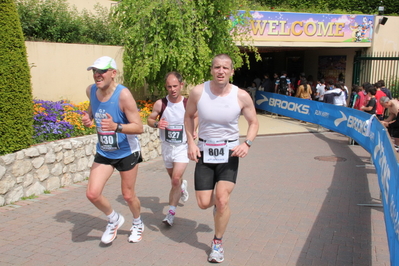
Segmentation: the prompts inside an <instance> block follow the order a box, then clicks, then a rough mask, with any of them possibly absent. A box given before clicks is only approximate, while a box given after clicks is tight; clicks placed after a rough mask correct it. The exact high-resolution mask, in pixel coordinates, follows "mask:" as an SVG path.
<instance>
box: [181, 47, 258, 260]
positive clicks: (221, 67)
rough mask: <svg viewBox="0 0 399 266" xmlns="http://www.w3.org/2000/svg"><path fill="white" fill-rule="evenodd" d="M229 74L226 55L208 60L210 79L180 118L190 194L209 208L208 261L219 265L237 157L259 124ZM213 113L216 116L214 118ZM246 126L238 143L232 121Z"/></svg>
mask: <svg viewBox="0 0 399 266" xmlns="http://www.w3.org/2000/svg"><path fill="white" fill-rule="evenodd" d="M233 74H234V67H233V61H232V59H231V58H230V56H229V55H227V54H219V55H216V56H215V57H214V58H213V60H212V65H211V75H212V77H213V78H212V80H210V81H206V82H205V83H202V84H200V85H197V86H195V87H194V88H193V89H192V90H191V92H190V96H189V98H188V102H187V109H186V115H185V119H184V123H185V127H186V133H187V143H188V157H189V159H191V160H193V161H195V162H196V166H195V175H194V179H195V191H196V197H197V202H198V206H199V207H200V208H201V209H207V208H210V207H214V212H213V215H214V224H215V235H214V238H213V240H212V247H211V252H210V254H209V256H208V261H209V262H222V261H223V260H224V249H223V244H222V237H223V235H224V233H225V231H226V228H227V224H228V222H229V219H230V204H229V203H230V197H231V193H232V192H233V189H234V187H235V183H236V179H237V173H238V162H239V158H243V157H245V156H246V155H247V154H248V152H249V149H250V147H251V145H252V142H253V141H254V139H255V137H256V135H257V132H258V128H259V123H258V119H257V117H256V111H255V107H254V104H253V101H252V100H251V98H250V97H249V95H248V93H246V92H245V91H243V90H240V89H239V88H237V87H236V86H234V85H232V84H230V83H229V80H230V78H231V77H232V76H233ZM196 114H198V124H199V127H198V137H199V138H198V140H199V141H198V145H197V144H196V143H195V142H194V136H193V132H194V119H195V115H196ZM216 114H217V115H216ZM240 115H243V116H244V118H245V119H246V121H247V122H248V129H247V136H246V140H245V141H244V142H243V143H241V144H240V143H239V129H238V118H239V117H240Z"/></svg>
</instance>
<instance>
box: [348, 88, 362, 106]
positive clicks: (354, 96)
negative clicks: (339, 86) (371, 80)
mask: <svg viewBox="0 0 399 266" xmlns="http://www.w3.org/2000/svg"><path fill="white" fill-rule="evenodd" d="M359 87H360V86H357V85H353V87H352V91H351V96H350V97H349V105H348V107H350V108H355V104H356V100H357V99H358V98H359Z"/></svg>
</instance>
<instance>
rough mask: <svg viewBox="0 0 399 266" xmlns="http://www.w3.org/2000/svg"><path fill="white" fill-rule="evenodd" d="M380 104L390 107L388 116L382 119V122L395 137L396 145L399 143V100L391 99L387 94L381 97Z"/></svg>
mask: <svg viewBox="0 0 399 266" xmlns="http://www.w3.org/2000/svg"><path fill="white" fill-rule="evenodd" d="M380 104H381V105H382V106H383V107H384V108H386V109H388V113H389V116H388V118H386V119H384V120H383V121H381V123H382V124H383V125H384V126H386V127H388V128H389V132H390V134H391V136H392V137H393V139H394V143H395V145H399V119H398V112H399V101H398V100H393V99H392V100H390V99H389V98H388V97H387V96H383V97H381V99H380Z"/></svg>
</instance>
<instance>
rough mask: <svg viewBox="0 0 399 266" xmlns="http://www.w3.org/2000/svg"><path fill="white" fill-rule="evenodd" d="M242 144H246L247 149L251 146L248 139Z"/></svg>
mask: <svg viewBox="0 0 399 266" xmlns="http://www.w3.org/2000/svg"><path fill="white" fill-rule="evenodd" d="M244 143H245V144H247V145H248V147H251V145H252V141H251V140H249V139H247V140H246V141H244Z"/></svg>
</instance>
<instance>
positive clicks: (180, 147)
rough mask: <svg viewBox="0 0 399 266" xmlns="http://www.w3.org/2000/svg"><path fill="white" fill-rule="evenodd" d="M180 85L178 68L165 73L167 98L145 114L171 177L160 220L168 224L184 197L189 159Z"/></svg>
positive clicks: (170, 224) (186, 194)
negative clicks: (157, 136) (157, 132)
mask: <svg viewBox="0 0 399 266" xmlns="http://www.w3.org/2000/svg"><path fill="white" fill-rule="evenodd" d="M183 85H184V84H183V80H182V76H181V75H180V74H179V73H178V72H170V73H168V74H166V77H165V87H166V89H167V91H168V95H167V96H166V100H167V101H166V103H165V101H164V99H159V100H157V101H156V102H155V104H154V107H153V109H152V113H151V114H150V116H149V117H148V125H149V126H151V127H154V128H159V135H160V139H161V141H162V157H163V161H164V164H165V168H166V170H167V172H168V174H169V177H170V180H171V189H170V191H169V210H168V212H167V214H166V217H165V219H163V221H162V222H163V223H165V224H166V225H168V226H172V225H173V221H174V218H175V214H176V207H177V204H178V203H179V199H181V200H182V201H183V202H186V201H187V200H188V191H187V181H186V180H183V174H184V171H185V170H186V167H187V164H188V162H189V159H188V157H187V138H186V133H185V130H184V113H185V111H186V110H185V106H184V103H185V98H184V97H183V96H182V95H181V90H182V88H183ZM158 118H159V120H158Z"/></svg>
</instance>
